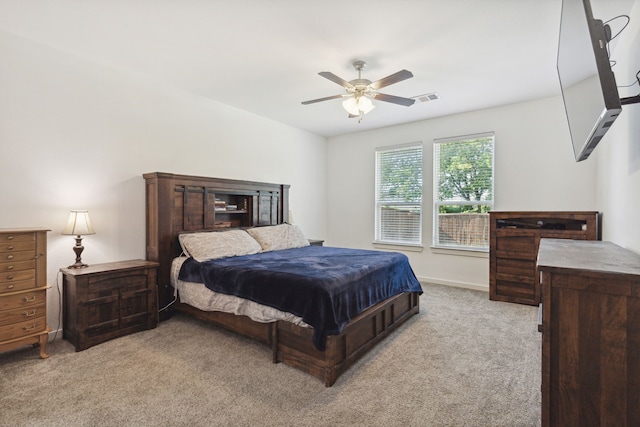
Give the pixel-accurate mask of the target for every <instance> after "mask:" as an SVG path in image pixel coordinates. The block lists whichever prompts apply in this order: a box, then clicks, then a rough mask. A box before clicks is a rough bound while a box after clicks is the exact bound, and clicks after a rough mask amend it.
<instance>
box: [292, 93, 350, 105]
mask: <svg viewBox="0 0 640 427" xmlns="http://www.w3.org/2000/svg"><path fill="white" fill-rule="evenodd" d="M343 96H344V95H333V96H327V97H324V98H318V99H312V100H311V101H303V102H302V105H309V104H315V103H316V102H322V101H328V100H330V99H337V98H342V97H343Z"/></svg>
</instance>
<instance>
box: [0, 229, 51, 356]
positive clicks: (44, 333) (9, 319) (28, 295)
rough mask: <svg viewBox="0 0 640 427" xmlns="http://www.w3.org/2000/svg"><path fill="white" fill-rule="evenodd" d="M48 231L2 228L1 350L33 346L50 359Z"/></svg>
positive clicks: (0, 250)
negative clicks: (36, 346)
mask: <svg viewBox="0 0 640 427" xmlns="http://www.w3.org/2000/svg"><path fill="white" fill-rule="evenodd" d="M47 231H49V230H44V229H39V228H38V229H26V228H21V229H0V351H7V350H11V349H13V348H16V347H20V346H24V345H30V344H31V345H39V346H40V357H41V358H43V359H45V358H47V357H49V355H48V354H47V350H46V346H47V339H48V337H49V332H50V331H51V329H50V328H49V326H48V325H47V288H48V286H47V278H46V276H47Z"/></svg>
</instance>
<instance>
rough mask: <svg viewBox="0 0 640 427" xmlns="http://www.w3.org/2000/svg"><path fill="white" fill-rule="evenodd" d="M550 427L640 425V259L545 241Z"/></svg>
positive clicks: (545, 388) (542, 264) (541, 261)
mask: <svg viewBox="0 0 640 427" xmlns="http://www.w3.org/2000/svg"><path fill="white" fill-rule="evenodd" d="M538 270H539V271H540V273H541V274H540V275H541V281H542V328H541V331H542V426H543V427H545V426H562V427H565V426H580V427H583V426H616V427H624V426H640V255H638V254H636V253H633V252H631V251H628V250H625V249H623V248H621V247H619V246H617V245H614V244H612V243H609V242H600V241H594V242H589V241H572V240H557V239H542V241H541V242H540V250H539V253H538Z"/></svg>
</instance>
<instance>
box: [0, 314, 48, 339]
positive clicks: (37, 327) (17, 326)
mask: <svg viewBox="0 0 640 427" xmlns="http://www.w3.org/2000/svg"><path fill="white" fill-rule="evenodd" d="M42 313H43V315H42V316H41V317H37V318H33V319H29V320H25V321H24V322H20V323H14V324H12V325H5V326H3V327H2V328H0V341H5V340H12V339H16V338H20V337H25V336H27V335H31V334H36V333H38V332H42V331H44V330H46V329H47V322H46V318H45V316H44V311H43V312H42Z"/></svg>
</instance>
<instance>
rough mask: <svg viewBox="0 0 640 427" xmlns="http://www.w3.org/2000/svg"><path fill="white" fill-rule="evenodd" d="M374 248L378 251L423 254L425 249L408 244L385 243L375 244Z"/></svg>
mask: <svg viewBox="0 0 640 427" xmlns="http://www.w3.org/2000/svg"><path fill="white" fill-rule="evenodd" d="M373 247H374V248H377V249H385V250H396V251H407V252H422V250H423V249H424V247H423V246H422V245H411V244H407V243H385V242H373Z"/></svg>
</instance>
